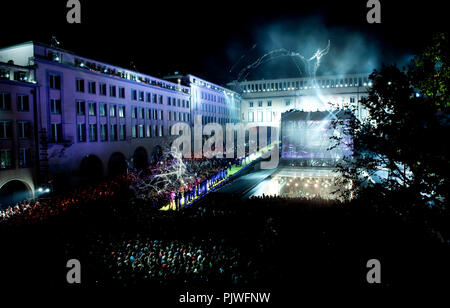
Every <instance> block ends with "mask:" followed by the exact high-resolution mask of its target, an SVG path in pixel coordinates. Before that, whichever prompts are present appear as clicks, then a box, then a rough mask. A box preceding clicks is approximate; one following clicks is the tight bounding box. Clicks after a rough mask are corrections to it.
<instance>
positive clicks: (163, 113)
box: [0, 42, 239, 192]
mask: <svg viewBox="0 0 450 308" xmlns="http://www.w3.org/2000/svg"><path fill="white" fill-rule="evenodd" d="M0 62H2V63H3V66H5V67H8V70H9V74H8V78H9V79H8V80H6V77H5V78H3V79H2V80H1V81H0V86H1V88H0V90H1V91H0V92H1V93H3V92H4V93H7V95H4V96H2V99H3V97H6V98H5V99H4V101H5V103H3V106H4V108H2V109H1V110H0V120H1V121H2V122H1V123H6V124H3V127H4V128H3V137H0V138H2V139H1V149H2V156H1V157H2V161H1V164H2V169H1V170H0V179H1V180H0V190H1V189H2V187H4V185H5V183H8V182H10V181H11V180H18V181H21V182H22V183H24V184H25V186H26V188H27V189H28V190H30V191H31V192H33V191H34V188H35V186H38V183H39V186H41V185H44V186H45V185H47V186H53V187H56V186H59V188H63V187H64V186H67V185H70V184H76V183H77V182H81V181H86V180H89V179H95V178H100V177H101V176H103V175H108V174H109V175H114V174H117V173H120V172H123V170H124V169H125V168H126V167H127V164H133V165H134V166H136V167H142V166H145V165H146V164H147V163H148V162H149V161H151V160H152V159H153V160H154V159H157V156H158V154H160V152H161V150H162V148H163V147H164V146H165V145H168V144H170V142H171V140H173V139H174V138H175V136H170V128H171V126H172V125H173V124H175V123H178V122H186V123H190V124H193V119H194V115H195V114H197V113H199V114H201V115H202V117H203V118H204V119H205V121H220V122H222V123H227V122H231V121H237V118H238V116H239V112H238V104H237V101H235V100H233V99H225V96H226V95H230V96H233V94H232V91H230V90H227V89H225V88H222V87H219V86H217V85H214V84H212V83H209V82H206V81H202V84H198V86H197V80H200V79H198V78H196V77H194V76H191V75H187V76H185V78H187V79H188V80H190V81H191V82H189V84H188V85H183V84H181V83H180V82H171V81H168V80H163V79H158V78H155V77H152V76H149V75H145V74H142V73H138V72H135V71H131V70H128V69H124V68H121V67H117V66H114V65H110V64H106V63H103V62H99V61H95V60H92V59H88V58H84V57H81V56H78V55H76V54H74V53H72V52H69V51H66V50H62V49H59V48H55V47H52V46H47V45H45V44H41V43H36V42H27V43H23V44H20V45H15V46H11V47H7V48H3V49H0ZM16 70H17V71H18V70H21V71H23V72H25V75H23V74H24V73H23V72H22V73H20V74H19V73H15V71H16ZM3 71H5V73H4V76H6V69H4V70H2V71H0V72H3ZM2 74H3V73H2ZM16 77H17V79H16ZM192 88H193V89H194V91H195V93H200V92H199V90H198V89H200V88H201V89H202V90H201V93H202V94H201V95H202V96H200V97H202V99H201V101H199V100H197V96H195V99H194V101H195V103H196V105H195V106H192V96H191V90H192ZM21 93H25V94H28V96H29V98H28V104H29V109H30V111H29V112H28V113H27V112H17V110H16V109H15V108H16V106H17V103H16V99H17V100H19V99H20V100H22V98H21V97H22V96H20V95H22V94H21ZM206 102H209V105H208V107H206V105H205V104H206ZM228 105H230V106H232V108H228V107H227V106H228ZM201 106H204V107H201ZM201 108H203V109H201ZM213 115H214V118H213ZM206 119H207V120H206ZM22 121H29V122H30V124H29V126H31V127H33V129H32V130H31V132H30V133H29V134H30V138H29V141H27V142H28V143H26V140H25V139H24V138H21V137H20V135H17V136H16V131H18V128H17V127H18V125H22V124H21V123H22ZM27 123H28V122H27ZM26 127H27V128H28V124H27V126H26ZM12 132H14V133H12ZM3 149H4V150H3ZM23 149H26V151H25V150H23ZM28 149H30V150H28ZM21 155H27V157H31V158H32V159H31V160H28V159H27V161H26V162H27V164H26V165H23V164H24V163H22V161H23V159H22V160H21V158H20V157H21ZM28 162H30V166H32V167H31V168H28V167H26V168H25V166H28ZM22 165H23V166H22ZM19 167H20V168H19ZM27 170H28V171H27ZM48 175H50V177H48Z"/></svg>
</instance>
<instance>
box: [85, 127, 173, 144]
mask: <svg viewBox="0 0 450 308" xmlns="http://www.w3.org/2000/svg"><path fill="white" fill-rule="evenodd" d="M86 128H87V130H86ZM163 136H164V126H163V125H150V124H148V125H143V124H139V125H138V124H136V125H132V126H131V138H151V137H163ZM125 139H126V126H125V124H119V125H117V124H110V125H108V124H100V125H97V124H89V125H86V124H85V123H79V124H77V141H78V142H85V141H89V142H96V141H123V140H125Z"/></svg>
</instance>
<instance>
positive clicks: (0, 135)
mask: <svg viewBox="0 0 450 308" xmlns="http://www.w3.org/2000/svg"><path fill="white" fill-rule="evenodd" d="M10 138H12V122H11V121H0V139H10Z"/></svg>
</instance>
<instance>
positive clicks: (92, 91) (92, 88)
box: [88, 81, 96, 94]
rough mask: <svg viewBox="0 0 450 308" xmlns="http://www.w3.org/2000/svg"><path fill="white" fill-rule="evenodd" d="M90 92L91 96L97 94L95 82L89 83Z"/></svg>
mask: <svg viewBox="0 0 450 308" xmlns="http://www.w3.org/2000/svg"><path fill="white" fill-rule="evenodd" d="M88 92H89V93H91V94H95V93H96V92H95V81H89V83H88Z"/></svg>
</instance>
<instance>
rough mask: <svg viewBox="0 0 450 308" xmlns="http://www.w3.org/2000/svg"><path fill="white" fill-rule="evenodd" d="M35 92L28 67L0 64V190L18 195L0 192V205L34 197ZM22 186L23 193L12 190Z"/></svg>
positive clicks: (36, 151)
mask: <svg viewBox="0 0 450 308" xmlns="http://www.w3.org/2000/svg"><path fill="white" fill-rule="evenodd" d="M36 89H37V84H36V82H35V78H34V71H33V70H32V69H31V68H30V67H28V66H20V65H15V64H13V63H12V62H9V63H4V62H0V187H4V188H5V189H4V190H3V191H5V192H7V191H9V190H12V191H16V193H17V194H18V195H17V196H7V195H3V194H2V193H0V203H2V200H3V199H4V198H7V199H8V198H9V197H13V198H14V197H16V198H21V199H24V198H27V197H33V196H34V195H33V193H34V189H35V183H36V177H37V174H36V168H34V167H35V162H36V159H37V157H38V155H39V153H38V147H37V142H38V140H37V138H36V136H37V130H38V128H37V127H36V124H37V121H36V108H37V105H36ZM23 186H25V187H26V190H20V189H19V190H18V189H16V188H18V187H19V188H20V187H23Z"/></svg>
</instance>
